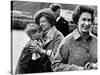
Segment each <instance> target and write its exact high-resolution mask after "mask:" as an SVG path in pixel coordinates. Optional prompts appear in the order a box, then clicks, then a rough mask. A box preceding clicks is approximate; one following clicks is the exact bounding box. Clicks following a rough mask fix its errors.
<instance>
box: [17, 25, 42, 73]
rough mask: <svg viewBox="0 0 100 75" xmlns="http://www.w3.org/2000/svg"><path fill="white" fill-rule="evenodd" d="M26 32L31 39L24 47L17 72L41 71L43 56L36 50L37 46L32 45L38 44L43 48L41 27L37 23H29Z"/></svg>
mask: <svg viewBox="0 0 100 75" xmlns="http://www.w3.org/2000/svg"><path fill="white" fill-rule="evenodd" d="M25 32H26V34H27V35H28V36H29V38H30V41H29V42H28V43H27V44H26V46H25V47H24V49H23V51H22V54H21V57H20V58H19V61H18V65H17V68H16V74H25V73H39V72H40V67H41V65H40V59H41V56H40V54H39V53H36V52H35V48H34V49H33V48H31V47H36V46H37V45H38V46H39V47H40V48H41V47H42V46H43V43H42V41H41V37H42V33H41V28H40V26H39V25H37V24H35V23H30V24H28V25H27V27H26V29H25Z"/></svg>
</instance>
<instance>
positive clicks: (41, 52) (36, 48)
mask: <svg viewBox="0 0 100 75" xmlns="http://www.w3.org/2000/svg"><path fill="white" fill-rule="evenodd" d="M35 52H36V53H39V54H43V53H45V50H44V49H42V48H41V47H39V46H38V45H37V46H36V47H35Z"/></svg>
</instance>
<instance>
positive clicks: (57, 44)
mask: <svg viewBox="0 0 100 75" xmlns="http://www.w3.org/2000/svg"><path fill="white" fill-rule="evenodd" d="M63 38H64V37H63V35H58V36H57V37H56V38H55V39H54V41H53V42H54V43H53V49H52V50H48V51H47V52H49V53H50V51H51V53H50V61H52V60H53V58H54V56H55V54H56V52H57V50H58V47H59V45H60V43H61V41H62V40H63Z"/></svg>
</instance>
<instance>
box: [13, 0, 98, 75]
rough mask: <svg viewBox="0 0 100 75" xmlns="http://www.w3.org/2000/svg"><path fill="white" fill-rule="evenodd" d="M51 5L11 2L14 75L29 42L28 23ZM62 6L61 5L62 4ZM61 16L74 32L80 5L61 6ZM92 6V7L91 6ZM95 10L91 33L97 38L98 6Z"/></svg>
mask: <svg viewBox="0 0 100 75" xmlns="http://www.w3.org/2000/svg"><path fill="white" fill-rule="evenodd" d="M50 4H51V3H45V2H28V1H11V44H12V50H11V52H12V66H11V71H12V73H13V74H14V73H15V68H16V65H17V62H18V58H19V56H20V54H21V50H22V49H23V47H24V46H25V44H26V43H27V41H28V40H29V38H28V37H27V35H26V34H25V32H24V29H25V27H26V25H27V24H28V23H31V22H33V18H32V17H33V15H34V13H35V12H37V11H38V10H40V9H42V8H48V7H49V6H50ZM60 4H61V3H60ZM61 6H62V11H61V14H60V15H61V16H62V17H63V18H64V19H65V20H67V21H68V22H69V30H70V32H72V31H73V30H74V29H75V28H76V25H75V24H74V22H73V20H72V14H73V11H74V10H75V8H76V7H77V6H78V4H61ZM91 6H92V5H91ZM92 7H93V8H94V10H95V21H94V23H93V25H92V26H91V32H92V33H93V34H95V35H96V36H97V25H98V20H97V16H98V15H97V14H98V13H97V6H92Z"/></svg>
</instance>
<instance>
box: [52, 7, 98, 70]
mask: <svg viewBox="0 0 100 75" xmlns="http://www.w3.org/2000/svg"><path fill="white" fill-rule="evenodd" d="M73 20H74V22H75V24H77V28H76V29H75V30H74V31H73V32H72V33H70V34H69V35H68V36H66V37H65V38H64V40H63V41H62V42H61V45H60V47H59V50H58V52H57V55H56V56H55V58H54V61H53V63H52V68H53V70H54V71H72V70H89V69H97V38H96V36H94V35H93V34H92V33H91V32H90V27H91V25H92V23H93V21H94V10H93V9H92V8H91V7H88V6H83V5H80V6H78V8H76V11H75V12H74V13H73Z"/></svg>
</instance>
